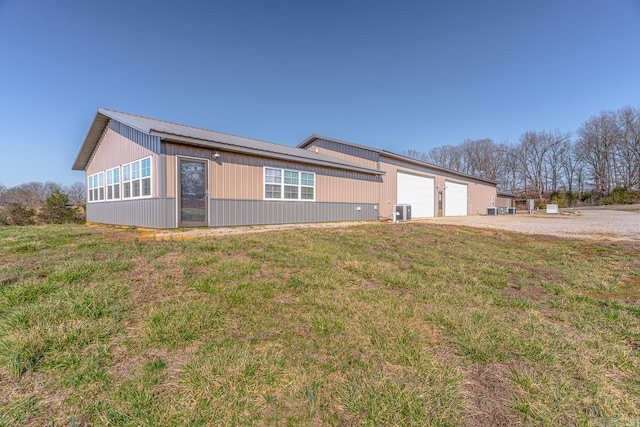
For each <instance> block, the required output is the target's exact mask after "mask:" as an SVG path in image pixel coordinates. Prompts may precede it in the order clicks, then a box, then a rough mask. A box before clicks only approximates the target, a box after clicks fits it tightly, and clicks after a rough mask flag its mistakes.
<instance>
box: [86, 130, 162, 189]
mask: <svg viewBox="0 0 640 427" xmlns="http://www.w3.org/2000/svg"><path fill="white" fill-rule="evenodd" d="M148 156H151V171H152V172H151V175H152V183H151V195H152V197H157V195H158V183H159V174H158V158H157V155H156V154H154V153H153V152H152V151H151V150H148V149H146V148H144V147H142V146H140V145H138V144H136V143H135V142H133V141H130V140H129V139H127V138H125V137H124V136H122V135H120V134H118V133H116V132H114V131H113V130H111V129H109V128H106V129H105V132H104V133H103V135H102V138H101V140H100V143H99V144H98V147H97V148H96V151H95V152H94V154H93V157H92V158H91V160H90V161H89V164H88V165H87V176H89V175H93V174H94V173H97V172H101V171H106V170H107V169H111V168H115V167H116V166H121V165H123V164H125V163H129V162H132V161H134V160H138V159H142V158H144V157H148ZM121 177H122V174H121ZM121 179H122V178H121Z"/></svg>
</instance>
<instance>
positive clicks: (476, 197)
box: [469, 182, 504, 215]
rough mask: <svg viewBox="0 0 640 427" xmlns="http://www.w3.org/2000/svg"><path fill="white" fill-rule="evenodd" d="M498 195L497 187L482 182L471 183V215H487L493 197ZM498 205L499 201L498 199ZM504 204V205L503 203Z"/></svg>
mask: <svg viewBox="0 0 640 427" xmlns="http://www.w3.org/2000/svg"><path fill="white" fill-rule="evenodd" d="M492 196H493V197H496V187H495V186H493V185H488V184H482V183H475V182H470V183H469V215H486V214H487V208H488V207H490V206H491V197H492ZM496 206H498V202H497V200H496ZM501 206H504V205H501Z"/></svg>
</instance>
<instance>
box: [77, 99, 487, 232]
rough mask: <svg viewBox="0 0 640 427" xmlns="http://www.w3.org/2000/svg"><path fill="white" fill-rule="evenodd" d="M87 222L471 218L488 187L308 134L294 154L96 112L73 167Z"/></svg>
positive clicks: (162, 224)
mask: <svg viewBox="0 0 640 427" xmlns="http://www.w3.org/2000/svg"><path fill="white" fill-rule="evenodd" d="M73 169H74V170H81V171H85V173H86V183H87V221H89V222H97V223H105V224H118V225H129V226H138V227H149V228H176V227H192V226H210V227H216V226H232V225H256V224H283V223H301V222H327V221H348V220H374V219H378V218H381V217H386V218H391V216H392V208H393V205H395V204H401V203H402V204H411V205H412V209H413V217H414V218H429V217H436V216H455V215H476V214H479V213H482V212H484V211H485V210H486V207H488V206H491V203H492V202H495V198H496V186H495V183H493V182H490V181H486V180H483V179H480V178H478V177H473V176H469V175H465V174H460V173H457V172H454V171H450V170H447V169H444V168H439V167H436V166H433V165H429V164H427V163H424V162H421V161H418V160H415V159H411V158H408V157H405V156H402V155H399V154H395V153H392V152H389V151H386V150H381V149H378V148H375V147H369V146H365V145H359V144H354V143H350V142H346V141H341V140H337V139H333V138H329V137H323V136H319V135H313V136H312V137H310V138H308V139H307V140H305V141H303V142H302V143H300V144H299V145H298V146H297V147H290V146H286V145H281V144H274V143H271V142H266V141H260V140H256V139H252V138H245V137H240V136H235V135H229V134H225V133H221V132H216V131H212V130H207V129H201V128H196V127H192V126H186V125H181V124H177V123H171V122H167V121H163V120H157V119H152V118H148V117H143V116H138V115H134V114H129V113H123V112H119V111H114V110H110V109H106V108H100V109H98V111H97V113H96V116H95V118H94V120H93V122H92V124H91V126H90V128H89V131H88V133H87V136H86V137H85V139H84V142H83V143H82V146H81V148H80V151H79V152H78V155H77V157H76V160H75V162H74V164H73Z"/></svg>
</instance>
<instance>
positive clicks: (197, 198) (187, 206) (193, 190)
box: [178, 159, 209, 227]
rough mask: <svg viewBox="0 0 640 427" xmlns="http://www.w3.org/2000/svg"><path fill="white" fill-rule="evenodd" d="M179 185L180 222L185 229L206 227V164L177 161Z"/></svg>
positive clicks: (207, 201)
mask: <svg viewBox="0 0 640 427" xmlns="http://www.w3.org/2000/svg"><path fill="white" fill-rule="evenodd" d="M178 171H179V174H180V185H179V186H178V189H179V193H180V194H178V200H179V203H180V206H179V215H180V221H179V225H180V226H181V227H182V226H185V227H194V226H206V225H209V222H208V220H207V215H208V205H209V200H208V199H209V194H208V191H207V190H208V189H207V162H206V161H201V160H187V159H179V160H178Z"/></svg>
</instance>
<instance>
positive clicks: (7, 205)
mask: <svg viewBox="0 0 640 427" xmlns="http://www.w3.org/2000/svg"><path fill="white" fill-rule="evenodd" d="M85 191H86V190H85V185H84V183H82V182H76V183H73V184H72V185H70V186H62V185H60V184H58V183H55V182H51V181H48V182H44V183H42V182H36V181H32V182H28V183H25V184H20V185H16V186H15V187H6V186H5V185H3V184H2V183H0V226H1V225H30V224H40V223H65V222H83V221H84V208H83V207H84V204H85V200H86V195H85V194H86V193H85Z"/></svg>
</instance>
